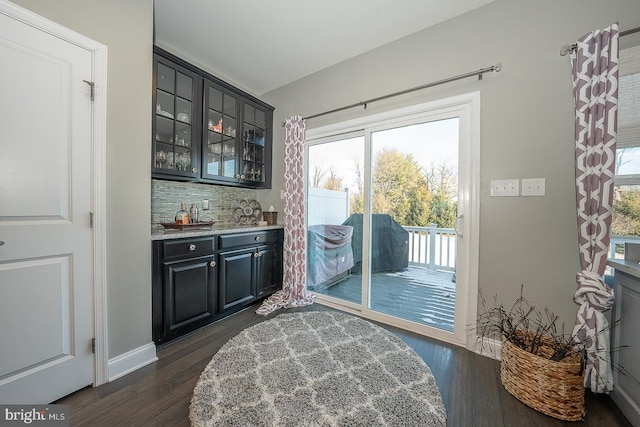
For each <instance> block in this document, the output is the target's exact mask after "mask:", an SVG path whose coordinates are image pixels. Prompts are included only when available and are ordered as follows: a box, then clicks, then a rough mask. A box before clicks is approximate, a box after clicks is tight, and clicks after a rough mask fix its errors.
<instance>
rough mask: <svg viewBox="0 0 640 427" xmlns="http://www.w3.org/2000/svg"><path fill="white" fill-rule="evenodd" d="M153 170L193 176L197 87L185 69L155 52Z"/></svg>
mask: <svg viewBox="0 0 640 427" xmlns="http://www.w3.org/2000/svg"><path fill="white" fill-rule="evenodd" d="M154 62H155V67H156V69H155V77H156V90H155V93H154V98H155V99H154V101H155V114H154V129H153V130H154V134H155V135H154V143H153V151H154V155H153V158H152V162H153V164H152V169H153V172H154V174H160V175H167V176H175V177H184V178H195V177H196V176H197V174H198V168H197V165H198V153H199V148H200V147H199V146H200V137H199V135H200V132H199V128H200V127H199V116H198V111H199V103H198V99H199V93H198V92H199V87H200V81H201V79H200V78H199V77H198V76H197V75H195V74H194V73H192V72H190V71H189V70H187V69H185V68H183V67H181V66H179V65H177V64H174V63H172V62H171V61H168V60H166V59H164V58H162V57H159V56H157V55H156V60H155V61H154Z"/></svg>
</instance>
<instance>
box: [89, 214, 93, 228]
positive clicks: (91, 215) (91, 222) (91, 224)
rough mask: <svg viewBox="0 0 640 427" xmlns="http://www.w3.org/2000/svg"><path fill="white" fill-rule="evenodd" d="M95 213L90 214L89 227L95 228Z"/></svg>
mask: <svg viewBox="0 0 640 427" xmlns="http://www.w3.org/2000/svg"><path fill="white" fill-rule="evenodd" d="M93 216H94V215H93V212H89V227H90V228H93Z"/></svg>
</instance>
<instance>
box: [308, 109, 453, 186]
mask: <svg viewBox="0 0 640 427" xmlns="http://www.w3.org/2000/svg"><path fill="white" fill-rule="evenodd" d="M458 132H459V123H458V119H457V118H453V119H446V120H439V121H433V122H427V123H422V124H417V125H411V126H403V127H399V128H394V129H389V130H384V131H379V132H374V133H373V134H372V137H371V139H372V154H373V157H374V158H375V153H376V152H379V151H381V150H383V149H385V148H388V149H392V148H395V149H397V150H398V151H400V152H401V153H411V154H413V156H414V158H415V159H416V160H417V161H418V163H419V164H420V166H422V167H424V168H427V167H429V165H431V164H432V163H433V162H435V163H436V164H441V163H446V164H447V165H449V166H451V167H453V169H454V171H456V172H457V170H458ZM354 158H358V159H360V164H361V165H363V164H364V162H363V160H362V159H363V158H364V136H362V137H355V138H348V139H343V140H340V141H333V142H329V143H325V144H318V145H312V146H310V147H309V175H310V176H311V175H312V174H313V171H314V165H315V164H319V165H321V166H322V169H323V170H326V171H328V170H329V168H331V167H333V168H334V170H335V171H336V174H337V175H338V176H339V177H342V178H343V183H344V184H345V186H346V187H349V188H350V189H351V190H352V191H357V185H356V182H357V181H356V174H355V172H354V171H355V166H354ZM326 176H327V175H325V178H326Z"/></svg>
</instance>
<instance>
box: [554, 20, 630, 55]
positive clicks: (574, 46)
mask: <svg viewBox="0 0 640 427" xmlns="http://www.w3.org/2000/svg"><path fill="white" fill-rule="evenodd" d="M637 32H640V27H636V28H631V29H630V30H625V31H620V37H624V36H628V35H629V34H634V33H637ZM577 48H578V44H577V43H574V44H565V45H563V46H562V47H561V48H560V56H567V55H568V54H569V53H570V52H573V51H574V50H576V49H577Z"/></svg>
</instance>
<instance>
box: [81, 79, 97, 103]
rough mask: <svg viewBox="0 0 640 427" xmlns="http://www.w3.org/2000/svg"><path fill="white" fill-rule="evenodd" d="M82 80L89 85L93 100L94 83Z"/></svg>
mask: <svg viewBox="0 0 640 427" xmlns="http://www.w3.org/2000/svg"><path fill="white" fill-rule="evenodd" d="M83 82H85V83H86V84H88V85H89V86H91V100H92V101H93V98H94V92H95V88H96V84H95V83H94V82H90V81H89V80H83Z"/></svg>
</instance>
